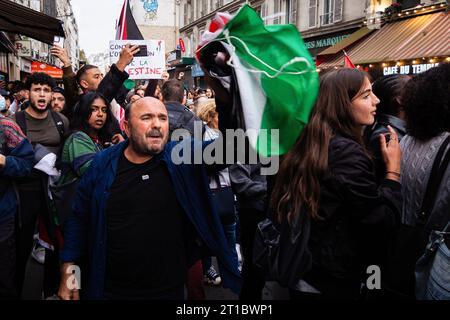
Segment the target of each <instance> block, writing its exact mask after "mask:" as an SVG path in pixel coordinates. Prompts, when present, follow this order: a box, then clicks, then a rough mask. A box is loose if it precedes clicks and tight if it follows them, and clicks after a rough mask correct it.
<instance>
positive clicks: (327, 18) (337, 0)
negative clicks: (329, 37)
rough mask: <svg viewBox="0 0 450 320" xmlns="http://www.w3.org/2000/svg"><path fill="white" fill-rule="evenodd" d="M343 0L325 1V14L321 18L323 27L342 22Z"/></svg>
mask: <svg viewBox="0 0 450 320" xmlns="http://www.w3.org/2000/svg"><path fill="white" fill-rule="evenodd" d="M342 9H343V1H342V0H324V1H323V14H322V15H321V16H320V19H321V21H320V23H321V24H322V25H329V24H332V23H335V22H339V21H341V20H342V12H343V10H342Z"/></svg>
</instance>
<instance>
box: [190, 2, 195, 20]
mask: <svg viewBox="0 0 450 320" xmlns="http://www.w3.org/2000/svg"><path fill="white" fill-rule="evenodd" d="M190 6H191V15H190V17H189V22H194V20H195V18H194V17H195V11H194V2H191V4H190Z"/></svg>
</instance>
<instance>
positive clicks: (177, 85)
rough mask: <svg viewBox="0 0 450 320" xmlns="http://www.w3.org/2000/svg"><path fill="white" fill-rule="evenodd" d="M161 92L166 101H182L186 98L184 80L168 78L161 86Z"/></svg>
mask: <svg viewBox="0 0 450 320" xmlns="http://www.w3.org/2000/svg"><path fill="white" fill-rule="evenodd" d="M161 94H162V96H163V99H164V101H177V102H180V103H182V102H183V98H184V85H183V82H181V81H179V80H176V79H170V80H167V81H166V82H164V84H163V86H162V88H161Z"/></svg>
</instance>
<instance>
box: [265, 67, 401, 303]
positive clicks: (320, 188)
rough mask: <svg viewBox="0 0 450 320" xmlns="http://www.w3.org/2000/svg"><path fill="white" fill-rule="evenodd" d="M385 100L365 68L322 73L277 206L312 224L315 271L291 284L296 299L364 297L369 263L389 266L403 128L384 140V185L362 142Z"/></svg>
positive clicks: (288, 218) (282, 215)
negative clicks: (386, 241) (386, 257)
mask: <svg viewBox="0 0 450 320" xmlns="http://www.w3.org/2000/svg"><path fill="white" fill-rule="evenodd" d="M378 103H379V100H378V98H377V97H376V96H375V95H374V94H373V92H372V86H371V83H370V80H369V78H368V76H367V75H366V74H365V73H363V72H361V71H359V70H357V69H346V68H344V69H337V70H333V71H330V72H328V73H326V74H324V75H322V77H321V80H320V90H319V96H318V99H317V102H316V104H315V106H314V109H313V111H312V114H311V117H310V121H309V123H308V125H307V126H306V128H305V129H304V131H303V132H302V134H301V135H300V137H299V138H298V140H297V142H296V144H295V145H294V147H293V148H292V149H291V150H290V152H289V153H288V154H287V155H286V156H285V158H284V159H283V162H282V165H281V168H280V171H279V174H278V177H277V180H276V183H275V187H274V190H273V193H272V197H271V211H272V213H273V214H274V216H275V218H276V219H277V220H278V221H279V222H280V223H292V221H293V220H294V218H295V216H296V215H306V217H307V218H308V219H309V220H310V222H311V229H310V237H309V243H308V248H309V250H310V251H311V255H312V268H311V270H310V271H308V272H307V273H306V274H305V275H303V276H300V278H301V279H299V281H298V283H297V285H296V286H295V287H294V288H290V289H291V296H292V298H300V299H302V298H319V299H321V298H325V299H327V298H328V299H329V298H335V299H345V298H348V299H354V298H357V297H358V296H359V294H360V288H361V283H365V282H366V279H367V277H368V276H369V275H367V274H366V269H367V266H368V265H369V264H377V263H378V264H380V263H381V262H380V260H379V259H378V257H379V256H378V255H377V252H375V251H376V250H379V251H380V250H381V251H382V249H383V247H384V245H383V244H382V241H383V238H385V237H386V236H387V233H388V231H389V230H390V228H391V227H392V226H394V225H395V224H396V223H397V222H398V220H399V217H400V212H401V201H402V199H401V192H400V189H401V186H400V183H399V180H400V158H401V150H400V147H399V143H398V138H397V134H396V132H395V131H394V130H393V129H392V128H389V132H390V135H389V137H386V136H384V135H382V136H381V137H380V145H381V151H382V155H383V159H384V161H385V164H386V173H385V179H384V180H383V181H382V182H381V185H378V184H377V182H376V178H375V175H374V170H373V163H372V160H371V157H370V155H369V153H368V152H367V151H366V149H365V147H364V145H363V142H362V132H363V128H364V126H366V125H371V124H372V123H373V122H374V117H375V114H376V105H377V104H378ZM379 241H380V242H379ZM381 251H380V252H381Z"/></svg>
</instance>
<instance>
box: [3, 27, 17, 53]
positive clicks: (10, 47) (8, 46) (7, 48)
mask: <svg viewBox="0 0 450 320" xmlns="http://www.w3.org/2000/svg"><path fill="white" fill-rule="evenodd" d="M0 52H6V53H13V52H16V48H15V47H14V44H13V43H12V42H11V41H10V40H9V38H8V36H7V35H6V33H4V32H2V31H0Z"/></svg>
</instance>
